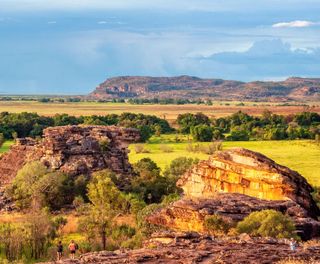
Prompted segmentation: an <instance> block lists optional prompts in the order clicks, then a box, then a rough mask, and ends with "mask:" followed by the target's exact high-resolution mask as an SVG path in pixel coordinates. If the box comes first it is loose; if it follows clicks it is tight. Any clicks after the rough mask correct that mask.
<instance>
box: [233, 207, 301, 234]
mask: <svg viewBox="0 0 320 264" xmlns="http://www.w3.org/2000/svg"><path fill="white" fill-rule="evenodd" d="M237 231H238V232H239V233H247V234H250V235H253V236H262V237H275V238H290V237H296V235H295V233H294V232H295V226H294V224H293V222H292V220H291V219H290V218H289V217H288V216H286V215H283V214H282V213H281V212H278V211H275V210H263V211H259V212H253V213H251V214H250V215H249V216H247V217H246V218H245V219H243V220H242V221H241V222H239V223H238V224H237Z"/></svg>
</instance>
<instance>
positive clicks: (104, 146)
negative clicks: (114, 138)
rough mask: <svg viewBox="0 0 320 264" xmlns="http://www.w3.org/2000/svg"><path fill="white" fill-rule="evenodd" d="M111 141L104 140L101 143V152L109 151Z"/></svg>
mask: <svg viewBox="0 0 320 264" xmlns="http://www.w3.org/2000/svg"><path fill="white" fill-rule="evenodd" d="M110 142H111V140H110V139H109V138H107V137H106V138H104V139H101V140H100V141H99V145H100V149H101V151H103V152H105V151H107V150H108V147H109V144H110Z"/></svg>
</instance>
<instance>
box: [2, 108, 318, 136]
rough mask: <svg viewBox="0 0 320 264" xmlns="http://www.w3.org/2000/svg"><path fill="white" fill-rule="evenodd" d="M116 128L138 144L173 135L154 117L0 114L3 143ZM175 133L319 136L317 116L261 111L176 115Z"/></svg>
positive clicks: (171, 130) (193, 134)
mask: <svg viewBox="0 0 320 264" xmlns="http://www.w3.org/2000/svg"><path fill="white" fill-rule="evenodd" d="M78 124H86V125H118V126H124V127H133V128H137V129H139V131H140V133H141V141H143V142H144V141H146V140H148V139H149V138H150V137H151V136H152V135H160V134H164V133H170V132H173V131H174V129H173V128H172V127H171V126H170V125H169V123H168V121H167V120H165V119H162V118H159V117H157V116H154V115H144V114H134V113H122V114H120V115H116V114H108V115H104V116H98V115H92V116H80V117H76V116H71V115H67V114H57V115H55V116H53V117H46V116H40V115H38V114H36V113H27V112H23V113H8V112H2V113H0V135H1V139H2V140H1V142H3V139H12V138H16V137H29V136H30V137H38V136H41V135H42V131H43V129H44V128H47V127H50V126H64V125H78ZM176 124H177V125H178V127H179V128H178V132H180V133H183V134H191V135H192V136H193V138H194V140H195V141H212V140H222V139H226V140H232V141H238V140H283V139H315V138H317V137H319V135H320V115H319V114H318V113H313V112H303V113H299V114H295V115H288V116H282V115H277V114H273V113H271V112H270V111H265V112H264V113H263V114H262V116H251V115H248V114H246V113H243V112H241V111H239V112H237V113H235V114H233V115H231V116H228V117H221V118H214V119H210V118H209V117H208V116H206V115H204V114H202V113H197V114H191V113H185V114H180V115H179V116H178V118H177V120H176Z"/></svg>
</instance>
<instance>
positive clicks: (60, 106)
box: [0, 101, 320, 120]
mask: <svg viewBox="0 0 320 264" xmlns="http://www.w3.org/2000/svg"><path fill="white" fill-rule="evenodd" d="M266 109H268V110H270V111H272V112H273V113H276V114H282V115H288V114H294V113H299V112H302V111H305V110H306V107H305V106H301V105H290V106H285V105H280V104H275V103H253V102H246V103H245V105H243V106H240V105H239V102H213V105H212V106H209V105H196V104H188V105H158V104H155V105H151V104H148V105H132V104H127V103H98V102H79V103H40V102H35V101H0V112H3V111H7V112H13V113H20V112H36V113H38V114H40V115H46V116H53V115H55V114H57V113H58V114H62V113H66V114H70V115H75V116H80V115H106V114H111V113H113V114H121V113H123V112H132V113H144V114H151V115H157V116H159V117H162V118H166V119H168V120H174V119H176V117H177V116H178V115H179V114H181V113H197V112H203V113H204V114H206V115H208V116H210V117H222V116H228V115H230V114H232V113H235V112H237V111H239V110H241V111H244V112H246V113H248V114H251V115H260V114H261V113H262V112H263V111H265V110H266ZM309 110H310V111H313V112H318V113H320V105H319V103H315V104H310V107H309Z"/></svg>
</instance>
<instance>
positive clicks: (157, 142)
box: [0, 135, 320, 186]
mask: <svg viewBox="0 0 320 264" xmlns="http://www.w3.org/2000/svg"><path fill="white" fill-rule="evenodd" d="M176 137H177V138H178V139H179V141H180V142H178V143H177V142H176ZM190 139H191V138H188V136H181V135H179V136H175V135H162V136H160V137H152V138H151V139H150V140H149V142H148V143H145V144H132V145H130V147H129V149H130V154H129V159H130V162H131V163H135V162H137V161H138V160H140V159H142V158H145V157H148V158H151V159H152V160H153V161H155V162H156V163H157V164H158V166H159V167H160V168H161V169H162V170H164V169H165V167H166V166H168V165H169V164H170V162H171V161H172V160H174V159H175V158H178V157H191V158H198V159H200V160H201V159H207V158H208V156H209V155H207V154H204V153H201V152H190V151H188V150H187V148H188V145H189V144H190V143H188V141H189V140H190ZM12 143H13V142H12V141H6V142H5V143H4V144H3V146H2V147H1V148H0V153H3V152H6V151H7V150H8V149H9V147H10V145H11V144H12ZM192 144H193V145H195V144H200V145H204V146H205V145H208V144H210V143H192ZM136 145H143V147H144V149H145V150H147V151H148V152H149V153H138V154H137V153H136V151H135V146H136ZM222 146H223V149H228V148H232V147H243V148H247V149H251V150H253V151H257V152H261V153H262V154H264V155H266V156H267V157H269V158H271V159H273V160H275V161H276V162H278V163H279V164H282V165H284V166H287V167H289V168H291V169H293V170H296V171H298V172H299V173H300V174H302V175H303V176H304V177H305V178H307V180H308V181H309V182H310V183H311V184H313V185H316V186H320V146H319V145H316V144H315V143H314V141H311V140H277V141H225V142H223V143H222Z"/></svg>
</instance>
